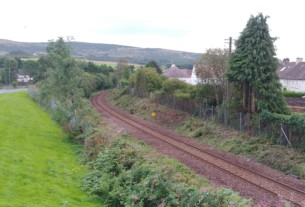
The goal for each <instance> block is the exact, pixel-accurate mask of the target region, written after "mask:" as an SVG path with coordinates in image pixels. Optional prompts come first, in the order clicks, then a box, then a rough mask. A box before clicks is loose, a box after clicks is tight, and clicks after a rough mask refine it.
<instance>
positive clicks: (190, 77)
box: [163, 64, 201, 85]
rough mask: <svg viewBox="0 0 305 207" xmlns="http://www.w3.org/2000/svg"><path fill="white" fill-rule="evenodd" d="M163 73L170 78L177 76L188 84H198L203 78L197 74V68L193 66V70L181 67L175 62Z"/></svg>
mask: <svg viewBox="0 0 305 207" xmlns="http://www.w3.org/2000/svg"><path fill="white" fill-rule="evenodd" d="M163 75H165V76H167V77H168V78H177V79H179V80H182V81H184V82H186V83H188V84H192V85H196V84H198V83H200V82H201V80H200V79H199V78H198V77H197V76H196V69H195V66H193V69H192V70H189V69H180V68H178V67H177V66H176V65H175V64H172V65H171V67H170V68H169V69H167V70H165V71H164V73H163Z"/></svg>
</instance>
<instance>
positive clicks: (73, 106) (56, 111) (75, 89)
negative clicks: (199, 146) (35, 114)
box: [37, 38, 98, 136]
mask: <svg viewBox="0 0 305 207" xmlns="http://www.w3.org/2000/svg"><path fill="white" fill-rule="evenodd" d="M47 52H48V55H47V57H46V59H47V60H49V61H50V63H51V64H50V66H51V67H52V68H50V69H49V70H48V72H47V73H46V80H45V81H42V82H40V84H39V94H38V97H37V100H39V103H40V104H42V105H43V106H45V107H46V108H48V109H49V110H50V112H51V113H52V114H53V118H54V119H55V120H56V121H57V122H59V123H60V124H61V125H62V126H63V127H64V129H65V130H66V131H68V132H70V133H72V134H73V135H75V136H76V135H80V134H82V133H89V132H91V131H92V130H93V128H94V127H95V126H96V124H97V123H98V122H97V121H98V119H97V117H96V115H95V113H94V111H93V110H92V108H91V104H90V103H89V102H87V101H86V100H85V99H84V97H85V95H86V96H87V97H88V96H89V95H90V92H92V91H93V90H94V88H96V86H97V84H98V83H97V80H98V79H96V78H95V77H94V76H93V75H91V74H89V73H85V72H84V71H82V70H81V69H80V68H79V67H78V63H77V62H76V61H75V59H73V58H72V57H71V56H70V49H69V47H68V46H66V44H65V42H64V40H63V39H62V38H59V39H58V40H57V41H56V42H50V43H49V45H48V47H47Z"/></svg>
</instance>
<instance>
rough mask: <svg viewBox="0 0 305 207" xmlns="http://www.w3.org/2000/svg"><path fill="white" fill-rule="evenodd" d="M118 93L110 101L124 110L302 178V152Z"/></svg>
mask: <svg viewBox="0 0 305 207" xmlns="http://www.w3.org/2000/svg"><path fill="white" fill-rule="evenodd" d="M119 94H120V91H115V92H114V95H113V96H112V102H113V103H114V104H115V105H117V106H118V107H120V108H123V109H124V110H125V111H127V112H130V113H133V114H135V115H137V116H140V117H142V118H144V119H147V120H150V121H153V122H158V123H160V124H161V125H163V126H166V127H168V128H170V129H172V130H175V131H177V132H178V133H181V134H184V135H186V136H189V137H194V138H197V139H199V140H202V141H203V142H205V143H207V144H209V145H211V146H214V147H216V148H218V149H221V150H225V151H228V152H231V153H234V154H236V155H239V156H242V157H244V158H245V159H251V160H254V161H257V162H260V163H262V164H265V165H267V166H270V167H271V168H274V169H277V170H280V171H282V172H284V173H287V174H294V175H298V176H300V177H301V178H302V179H305V153H304V152H300V151H298V150H295V149H290V148H288V147H284V146H279V145H276V144H274V143H272V141H271V139H268V138H259V137H251V136H249V135H247V134H245V133H240V132H238V131H235V130H231V129H227V128H225V127H222V126H220V125H218V124H215V123H213V122H211V121H204V120H201V119H199V118H194V117H191V116H190V115H189V114H188V113H185V112H181V111H177V110H173V109H169V108H168V107H166V106H162V105H158V104H156V103H153V102H152V101H151V100H148V99H139V98H136V97H131V96H127V95H124V96H122V97H120V98H116V97H118V96H119ZM152 111H155V112H157V116H156V117H155V118H152V117H151V112H152Z"/></svg>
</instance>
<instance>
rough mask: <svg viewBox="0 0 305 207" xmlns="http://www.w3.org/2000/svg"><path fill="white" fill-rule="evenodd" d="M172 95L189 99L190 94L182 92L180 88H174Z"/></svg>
mask: <svg viewBox="0 0 305 207" xmlns="http://www.w3.org/2000/svg"><path fill="white" fill-rule="evenodd" d="M174 96H175V97H176V98H178V99H190V98H191V94H190V93H188V92H183V91H181V90H175V92H174Z"/></svg>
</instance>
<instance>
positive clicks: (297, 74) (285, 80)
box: [277, 58, 305, 92]
mask: <svg viewBox="0 0 305 207" xmlns="http://www.w3.org/2000/svg"><path fill="white" fill-rule="evenodd" d="M277 75H278V77H279V79H280V82H281V84H282V86H283V87H284V88H287V90H289V91H296V92H304V91H305V62H303V58H297V59H296V61H295V62H290V61H289V59H288V58H285V59H284V60H283V63H282V65H281V66H280V67H279V68H278V69H277Z"/></svg>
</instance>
